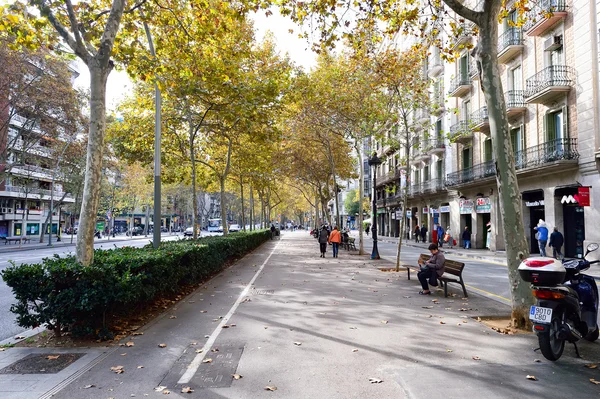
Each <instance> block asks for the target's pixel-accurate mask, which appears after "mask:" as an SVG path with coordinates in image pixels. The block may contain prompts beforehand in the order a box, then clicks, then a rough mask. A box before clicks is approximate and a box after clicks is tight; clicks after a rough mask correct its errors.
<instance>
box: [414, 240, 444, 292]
mask: <svg viewBox="0 0 600 399" xmlns="http://www.w3.org/2000/svg"><path fill="white" fill-rule="evenodd" d="M429 252H431V258H429V260H428V261H426V262H424V261H423V260H422V259H421V258H419V265H421V271H420V272H418V273H417V277H418V278H419V281H420V282H421V287H423V291H419V295H431V291H429V283H428V280H429V278H430V277H431V274H432V273H437V277H442V275H443V274H444V270H445V266H444V264H445V263H446V258H445V257H444V254H442V253H441V252H440V251H439V250H438V246H437V245H436V244H431V245H430V246H429Z"/></svg>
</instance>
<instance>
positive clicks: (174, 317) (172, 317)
mask: <svg viewBox="0 0 600 399" xmlns="http://www.w3.org/2000/svg"><path fill="white" fill-rule="evenodd" d="M176 318H177V316H175V315H173V316H170V317H169V319H176Z"/></svg>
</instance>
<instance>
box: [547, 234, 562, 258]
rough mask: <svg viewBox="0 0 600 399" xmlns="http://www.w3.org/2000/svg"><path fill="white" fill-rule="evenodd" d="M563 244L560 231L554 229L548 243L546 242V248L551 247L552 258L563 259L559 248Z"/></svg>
mask: <svg viewBox="0 0 600 399" xmlns="http://www.w3.org/2000/svg"><path fill="white" fill-rule="evenodd" d="M564 243H565V238H564V237H563V235H562V233H561V232H560V231H558V229H557V228H556V227H555V228H554V231H553V232H552V234H550V241H548V246H549V247H552V257H553V258H554V259H562V258H563V254H562V252H561V248H562V246H563V244H564Z"/></svg>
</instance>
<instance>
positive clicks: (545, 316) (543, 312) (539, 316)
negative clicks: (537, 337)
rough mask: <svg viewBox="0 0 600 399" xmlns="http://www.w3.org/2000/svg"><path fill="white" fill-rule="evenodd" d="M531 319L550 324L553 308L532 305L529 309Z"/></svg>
mask: <svg viewBox="0 0 600 399" xmlns="http://www.w3.org/2000/svg"><path fill="white" fill-rule="evenodd" d="M529 319H530V320H533V321H534V322H536V323H544V324H550V321H551V320H552V309H551V308H542V307H540V306H532V307H531V309H530V311H529Z"/></svg>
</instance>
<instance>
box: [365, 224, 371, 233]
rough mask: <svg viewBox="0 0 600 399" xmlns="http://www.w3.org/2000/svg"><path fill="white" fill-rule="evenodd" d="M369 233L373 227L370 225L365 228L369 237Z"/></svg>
mask: <svg viewBox="0 0 600 399" xmlns="http://www.w3.org/2000/svg"><path fill="white" fill-rule="evenodd" d="M369 231H371V225H370V224H368V225H367V227H366V228H365V233H367V235H369Z"/></svg>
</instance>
